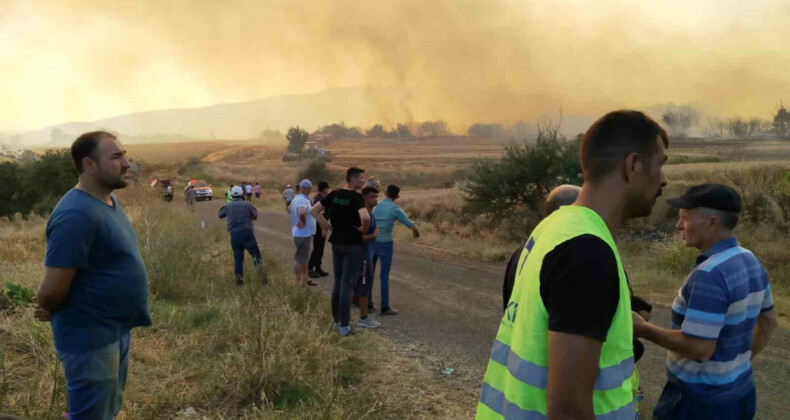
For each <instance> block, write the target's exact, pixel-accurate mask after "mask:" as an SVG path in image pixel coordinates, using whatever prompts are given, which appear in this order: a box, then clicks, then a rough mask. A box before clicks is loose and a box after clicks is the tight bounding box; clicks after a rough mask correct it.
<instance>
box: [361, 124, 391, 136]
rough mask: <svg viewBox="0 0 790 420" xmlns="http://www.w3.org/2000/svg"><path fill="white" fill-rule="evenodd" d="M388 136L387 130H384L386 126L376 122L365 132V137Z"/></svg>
mask: <svg viewBox="0 0 790 420" xmlns="http://www.w3.org/2000/svg"><path fill="white" fill-rule="evenodd" d="M386 136H387V131H386V130H384V126H383V125H381V124H375V125H374V126H373V127H370V130H368V131H366V132H365V137H376V138H382V137H386Z"/></svg>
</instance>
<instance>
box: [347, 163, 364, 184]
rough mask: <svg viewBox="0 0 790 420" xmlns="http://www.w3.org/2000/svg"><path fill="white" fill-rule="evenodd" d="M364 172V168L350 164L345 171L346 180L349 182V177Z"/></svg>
mask: <svg viewBox="0 0 790 420" xmlns="http://www.w3.org/2000/svg"><path fill="white" fill-rule="evenodd" d="M364 173H365V170H364V169H362V168H357V167H356V166H352V167H350V168H348V170H347V171H346V182H351V178H354V177H355V176H357V175H359V174H364Z"/></svg>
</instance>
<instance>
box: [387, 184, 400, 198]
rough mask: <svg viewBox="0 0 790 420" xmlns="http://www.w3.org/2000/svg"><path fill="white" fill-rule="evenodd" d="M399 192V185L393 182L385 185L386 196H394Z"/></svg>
mask: <svg viewBox="0 0 790 420" xmlns="http://www.w3.org/2000/svg"><path fill="white" fill-rule="evenodd" d="M398 194H400V187H399V186H397V185H395V184H389V185H387V197H396V196H397V195H398Z"/></svg>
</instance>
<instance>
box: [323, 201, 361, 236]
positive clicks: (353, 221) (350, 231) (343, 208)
mask: <svg viewBox="0 0 790 420" xmlns="http://www.w3.org/2000/svg"><path fill="white" fill-rule="evenodd" d="M321 205H323V206H324V208H326V209H328V212H329V214H330V219H329V222H330V223H331V225H332V235H330V236H329V242H330V243H333V244H335V245H359V246H362V232H360V231H359V230H358V229H357V228H358V227H361V226H362V222H361V221H360V220H359V209H361V208H364V207H365V199H364V198H362V194H360V193H358V192H356V191H352V190H346V189H338V190H334V191H332V192H331V193H329V194H328V195H327V196H326V197H324V198H323V199H322V200H321Z"/></svg>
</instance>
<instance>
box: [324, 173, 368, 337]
mask: <svg viewBox="0 0 790 420" xmlns="http://www.w3.org/2000/svg"><path fill="white" fill-rule="evenodd" d="M363 185H365V170H364V169H360V168H355V167H351V168H348V170H347V171H346V186H345V187H344V188H340V189H336V190H334V191H332V192H331V193H329V195H327V196H326V197H324V199H323V200H321V201H320V202H318V203H316V204H315V205H314V206H313V207H312V208H311V209H310V213H311V214H312V215H313V217H314V218H315V220H316V221H317V222H318V224H319V225H320V226H321V230H322V231H323V233H324V236H326V235H327V233H328V232H329V231H330V230H331V231H332V234H331V236H329V243H331V244H332V265H333V268H334V271H335V284H334V286H333V287H332V318H333V319H334V321H335V327H336V328H337V330H338V332H339V333H340V335H341V336H347V335H349V334H353V333H354V332H353V330H352V329H351V325H350V324H349V321H350V318H351V290H353V288H354V284H355V283H356V280H357V273H358V267H359V264H360V262H361V260H362V232H367V231H368V228H369V224H370V213H368V209H367V208H365V200H364V199H363V198H362V194H360V193H359V192H358V190H359V189H361V188H362V186H363ZM324 209H327V210H329V214H330V215H331V216H330V220H331V224H330V222H328V221H327V220H326V219H325V218H324V216H323V214H322V213H323V211H324Z"/></svg>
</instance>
